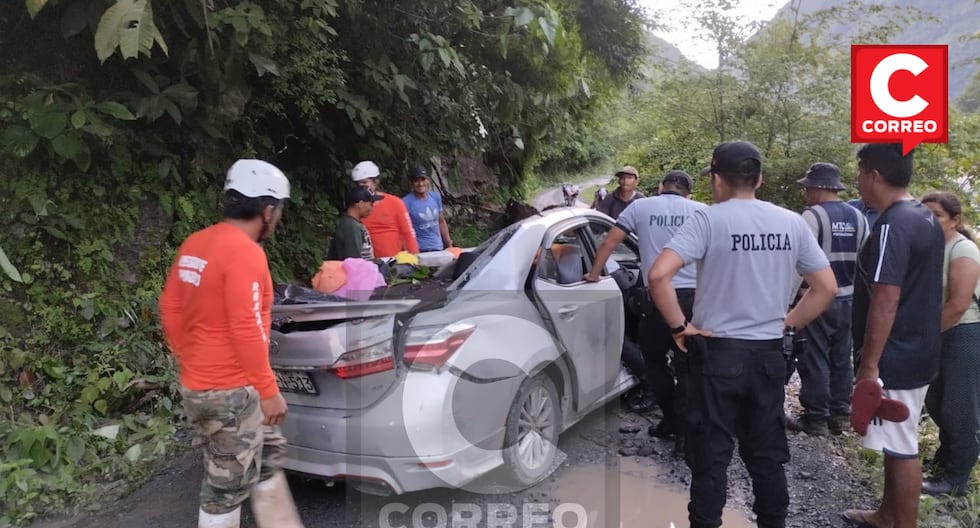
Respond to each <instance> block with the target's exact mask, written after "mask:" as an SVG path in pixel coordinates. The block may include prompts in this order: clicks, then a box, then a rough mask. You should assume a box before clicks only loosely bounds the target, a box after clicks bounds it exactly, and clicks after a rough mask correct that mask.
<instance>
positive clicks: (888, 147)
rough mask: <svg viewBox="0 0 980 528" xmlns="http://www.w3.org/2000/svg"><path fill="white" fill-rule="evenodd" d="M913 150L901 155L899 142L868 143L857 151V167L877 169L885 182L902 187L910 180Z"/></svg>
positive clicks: (863, 169)
mask: <svg viewBox="0 0 980 528" xmlns="http://www.w3.org/2000/svg"><path fill="white" fill-rule="evenodd" d="M914 153H915V150H912V151H910V152H909V153H908V154H906V155H904V156H903V155H902V144H901V143H868V144H867V145H865V146H863V147H861V150H859V151H858V153H857V158H858V168H860V169H861V170H862V171H865V172H870V171H873V170H876V171H878V174H880V175H881V177H882V178H884V179H885V183H887V184H888V185H890V186H892V187H897V188H900V189H904V188H905V187H908V186H909V182H910V181H912V165H913V164H912V155H913V154H914Z"/></svg>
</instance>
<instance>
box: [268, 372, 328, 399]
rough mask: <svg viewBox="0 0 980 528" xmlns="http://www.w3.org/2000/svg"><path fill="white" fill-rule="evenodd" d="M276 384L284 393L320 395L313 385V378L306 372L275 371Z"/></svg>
mask: <svg viewBox="0 0 980 528" xmlns="http://www.w3.org/2000/svg"><path fill="white" fill-rule="evenodd" d="M275 372H276V384H277V385H279V390H281V391H283V392H295V393H299V394H313V395H317V394H320V392H319V391H318V390H316V385H314V384H313V378H311V377H310V375H309V374H307V373H306V372H295V371H279V370H277V371H275Z"/></svg>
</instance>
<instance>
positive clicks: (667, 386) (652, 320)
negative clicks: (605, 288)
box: [585, 170, 707, 450]
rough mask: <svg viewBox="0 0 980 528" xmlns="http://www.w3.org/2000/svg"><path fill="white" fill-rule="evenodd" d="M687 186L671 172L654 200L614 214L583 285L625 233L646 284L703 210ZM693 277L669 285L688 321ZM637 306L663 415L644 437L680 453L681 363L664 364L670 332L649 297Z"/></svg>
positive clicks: (682, 275) (685, 274)
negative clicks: (635, 246) (631, 236)
mask: <svg viewBox="0 0 980 528" xmlns="http://www.w3.org/2000/svg"><path fill="white" fill-rule="evenodd" d="M693 186H694V182H693V181H692V180H691V176H690V175H688V174H687V173H686V172H684V171H682V170H672V171H670V172H668V173H667V174H666V175H664V177H663V179H662V180H661V181H660V187H659V189H658V195H657V196H651V197H649V198H640V199H639V200H636V201H635V202H633V203H631V204H630V205H629V206H627V207H626V209H624V210H623V212H622V213H620V215H619V217H618V218H617V219H616V226H615V227H613V228H612V229H611V230H610V231H609V234H608V235H607V236H606V238H605V240H604V241H603V243H602V246H601V247H600V248H599V250H598V251H597V253H596V258H595V261H594V262H593V264H592V270H591V271H590V272H589V273H588V274H587V275H586V276H585V280H587V281H591V282H595V281H598V280H599V276H600V275H601V273H602V270H603V267H604V266H605V265H606V260H608V259H609V256H610V255H611V254H612V252H613V251H614V250H615V248H616V246H618V245H619V244H621V243H622V242H623V240H625V239H626V236H627V234H628V233H636V236H637V239H638V241H639V245H640V260H641V261H642V267H643V275H642V276H643V283H644V284H646V280H647V272H649V271H650V266H652V265H653V261H654V260H656V259H657V256H658V255H660V252H661V251H662V250H663V248H664V246H665V245H667V242H669V241H670V239H671V238H672V237H673V236H674V233H676V232H677V230H678V229H680V227H681V226H682V225H684V221H685V220H686V219H687V218H688V217H689V216H690V215H691V213H693V212H694V211H697V210H699V209H704V208H705V207H707V206H706V205H705V204H703V203H701V202H696V201H694V200H692V199H690V198H691V189H692V187H693ZM695 275H696V270H695V265H694V263H693V262H692V263H691V264H690V265H687V266H684V268H682V269H681V270H680V271H679V272H678V273H677V275H676V276H674V279H673V281H672V282H673V285H674V288H675V289H676V291H677V299H678V300H679V302H680V305H681V308H682V309H683V311H684V315H685V316H687V317H690V316H691V309H692V308H693V306H694V285H695ZM643 300H644V303H643V307H642V310H643V316H642V319H641V320H640V321H639V325H638V332H637V335H638V336H639V345H640V349H641V350H642V351H643V360H644V363H645V364H646V371H647V374H646V380H647V382H648V383H649V384H650V386H651V389H652V390H653V394H654V397H655V398H656V400H657V404H658V405H659V406H660V410H661V411H662V412H663V419H662V420H661V421H660V423H659V424H657V425H656V426H650V429H649V431H648V432H649V433H650V435H651V436H656V437H659V438H670V437H676V439H677V444H676V445H677V448H678V450H680V448H681V446H682V445H683V441H682V438H683V435H682V434H681V432H682V431H681V429H682V425H683V424H682V423H680V421H679V420H678V419H677V416H678V414H679V413H683V412H684V406H685V400H684V398H683V395H684V393H685V391H686V388H687V386H686V370H687V369H686V361H685V360H684V359H685V358H683V357H680V356H676V357H674V359H673V361H672V362H671V363H670V364H668V359H669V353H670V351H671V348H672V346H673V342H674V340H673V337H672V336H671V334H670V329H669V328H668V327H667V323H665V322H664V320H663V317H661V316H660V312H658V311H657V308H656V307H655V306H654V305H653V301H652V300H651V299H650V298H649V296H645V297H644V299H643ZM675 378H676V390H675Z"/></svg>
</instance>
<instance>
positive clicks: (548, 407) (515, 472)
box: [503, 373, 561, 488]
mask: <svg viewBox="0 0 980 528" xmlns="http://www.w3.org/2000/svg"><path fill="white" fill-rule="evenodd" d="M560 433H561V401H560V400H559V399H558V391H557V390H556V389H555V384H554V382H552V381H551V379H550V378H548V376H547V375H545V374H544V373H541V374H538V375H537V376H535V377H533V378H530V379H528V380H525V381H524V383H522V384H521V388H520V390H518V391H517V396H516V397H515V398H514V402H513V403H512V404H511V407H510V411H509V412H508V413H507V422H506V424H505V425H504V451H503V457H504V467H505V468H506V469H507V473H508V474H509V476H510V477H511V479H512V480H513V483H514V484H515V485H516V486H517V487H522V488H523V487H528V486H532V485H534V484H537V483H538V482H540V481H541V480H542V479H544V478H545V477H547V476H548V475H550V474H551V472H552V471H553V470H554V468H553V467H552V466H553V465H554V461H555V457H556V455H557V453H558V435H559V434H560Z"/></svg>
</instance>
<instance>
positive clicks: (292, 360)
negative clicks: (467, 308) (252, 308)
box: [269, 286, 419, 410]
mask: <svg viewBox="0 0 980 528" xmlns="http://www.w3.org/2000/svg"><path fill="white" fill-rule="evenodd" d="M276 301H277V302H276V304H275V305H274V306H273V307H272V332H271V335H270V338H271V343H270V351H269V353H270V362H271V364H272V368H273V371H274V372H275V374H276V381H277V383H278V384H279V389H280V391H281V392H282V393H283V394H284V396H285V398H286V400H287V401H288V402H289V403H290V404H297V405H303V406H308V407H318V408H325V409H351V410H356V409H363V408H365V407H369V406H371V405H372V404H374V403H375V402H377V401H378V400H379V399H380V398H381V397H382V396H383V395H384V394H385V393H386V392H387V391H388V389H389V388H390V387H391V386H392V385H393V384H394V383H395V382H396V381H397V370H396V368H395V364H396V361H395V346H396V343H395V333H396V332H395V329H396V316H397V315H398V314H403V313H405V312H408V311H411V310H412V309H413V308H414V307H415V306H416V305H417V304H418V303H419V301H418V300H413V299H396V300H367V301H351V300H347V299H343V298H339V297H334V296H330V295H324V294H318V293H316V292H314V291H312V290H308V289H306V288H299V287H293V286H289V287H287V288H286V290H285V292H284V295H282V296H277V300H276Z"/></svg>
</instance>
